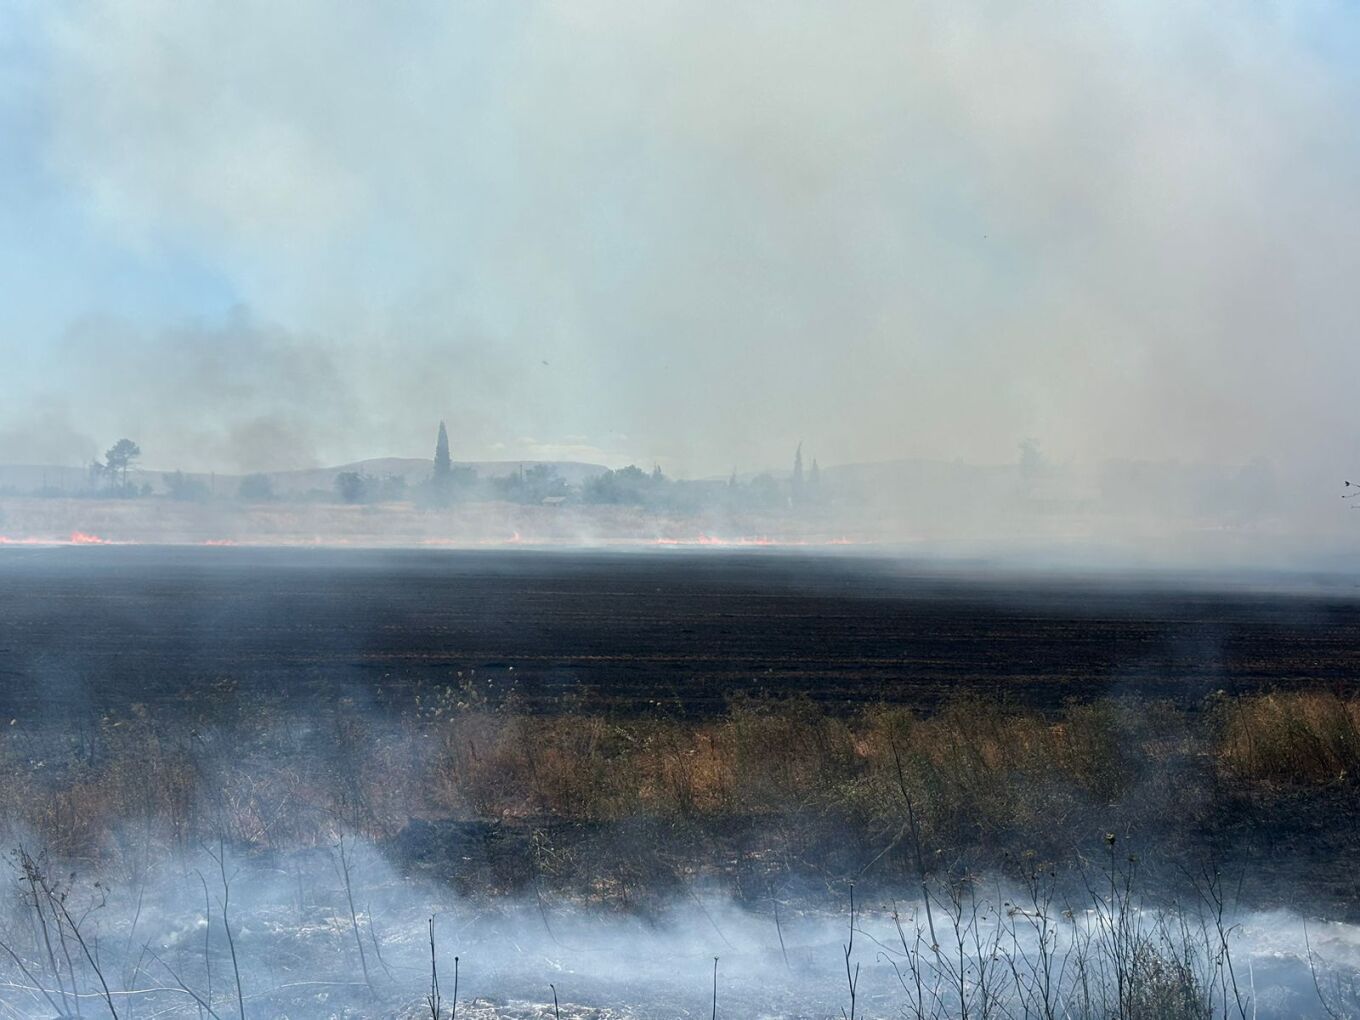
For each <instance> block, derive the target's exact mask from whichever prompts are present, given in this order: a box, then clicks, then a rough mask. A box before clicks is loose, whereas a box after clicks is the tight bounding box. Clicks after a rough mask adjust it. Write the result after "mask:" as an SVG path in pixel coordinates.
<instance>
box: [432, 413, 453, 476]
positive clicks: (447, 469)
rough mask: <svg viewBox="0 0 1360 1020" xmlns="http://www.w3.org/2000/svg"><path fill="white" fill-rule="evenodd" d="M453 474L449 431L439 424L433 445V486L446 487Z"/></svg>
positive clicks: (441, 423)
mask: <svg viewBox="0 0 1360 1020" xmlns="http://www.w3.org/2000/svg"><path fill="white" fill-rule="evenodd" d="M452 474H453V460H452V459H451V458H450V457H449V431H448V429H446V428H445V427H444V423H443V422H442V421H441V422H440V423H439V438H438V439H436V440H435V444H434V481H435V485H447V484H448V482H449V478H450V476H451V475H452Z"/></svg>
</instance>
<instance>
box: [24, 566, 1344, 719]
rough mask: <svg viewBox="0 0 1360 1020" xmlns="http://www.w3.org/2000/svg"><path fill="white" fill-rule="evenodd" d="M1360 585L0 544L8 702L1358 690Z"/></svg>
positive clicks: (606, 705) (693, 706)
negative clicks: (459, 680)
mask: <svg viewBox="0 0 1360 1020" xmlns="http://www.w3.org/2000/svg"><path fill="white" fill-rule="evenodd" d="M1358 664H1360V589H1357V588H1356V586H1354V585H1353V584H1342V583H1340V582H1338V581H1335V580H1333V581H1326V580H1323V581H1318V580H1315V579H1305V578H1299V577H1290V578H1270V577H1257V578H1253V579H1244V578H1242V577H1230V576H1218V577H1210V576H1194V577H1191V576H1184V577H1168V576H1166V575H1161V576H1152V575H1148V576H1143V577H1139V576H1129V575H1124V576H1121V577H1102V576H1096V575H1091V574H1088V575H1070V576H1063V577H1051V576H1050V577H1047V578H1044V579H1038V578H1035V577H1030V576H1024V575H1021V574H1017V573H1006V572H999V571H996V570H989V569H987V568H986V567H985V566H983V565H974V566H954V567H948V568H941V567H939V566H931V565H923V564H919V563H916V564H913V563H909V562H902V561H888V560H881V559H873V558H870V557H867V556H855V555H848V556H830V555H790V554H786V553H769V554H762V553H753V554H744V553H743V554H733V553H730V552H717V553H711V554H696V553H686V552H679V551H669V550H667V551H664V552H660V553H631V552H630V553H552V552H538V551H532V550H524V551H518V550H516V551H509V552H504V551H494V552H491V551H487V552H476V551H473V552H451V551H411V552H391V551H383V552H374V551H330V550H289V551H280V550H262V549H198V548H153V547H123V548H67V549H44V550H26V549H25V550H20V549H6V550H0V712H4V713H6V714H8V715H11V716H21V717H32V716H34V715H36V714H39V713H41V712H42V711H43V710H45V709H56V710H58V711H61V710H65V709H66V708H68V707H70V706H72V705H79V706H81V707H84V706H88V707H91V708H94V709H97V710H119V709H122V708H125V707H126V706H128V705H130V704H133V703H147V704H153V705H164V706H169V705H173V704H175V703H179V702H183V701H184V700H185V699H186V698H192V697H194V695H195V692H197V691H201V690H202V689H203V687H204V686H205V685H208V684H221V683H230V684H232V685H234V686H239V687H240V688H241V689H242V690H244V691H249V690H250V689H254V688H258V689H262V690H267V691H269V692H270V693H271V694H278V693H280V692H282V693H284V694H286V695H288V696H289V697H296V698H300V699H303V700H306V699H307V698H308V697H311V696H315V695H320V696H322V697H325V698H330V697H333V696H335V693H336V691H337V690H341V689H344V690H345V691H347V692H350V693H360V694H362V695H364V696H369V695H371V696H372V697H373V699H374V701H375V703H386V702H389V701H391V700H395V701H398V702H400V701H402V700H404V698H405V697H406V696H408V695H409V693H410V692H411V691H418V690H419V689H421V688H423V687H425V686H427V685H429V684H431V683H436V684H437V683H444V682H447V681H449V680H451V679H453V678H456V677H457V676H458V674H459V673H463V674H465V675H466V674H469V673H472V672H474V671H475V673H476V675H477V676H479V677H480V678H482V680H484V681H485V682H487V683H488V685H489V686H490V687H492V688H495V689H497V690H500V691H502V692H504V691H508V690H510V689H511V688H513V689H514V690H515V692H516V697H517V698H518V700H519V703H520V704H521V705H522V706H523V707H525V708H527V709H529V710H532V711H553V710H555V709H557V708H558V707H559V706H561V705H562V704H564V699H568V696H570V697H569V700H570V702H571V704H572V705H573V706H574V707H580V706H581V705H586V706H589V707H592V708H596V709H609V710H613V711H625V712H630V711H650V710H654V709H656V708H658V707H664V708H666V709H667V710H670V711H676V710H678V711H681V712H683V713H687V714H699V715H704V714H709V713H712V712H714V711H718V710H721V708H722V706H723V705H724V703H725V701H726V699H728V698H729V697H730V696H732V695H733V694H738V693H746V694H755V693H768V694H774V695H779V696H789V695H804V696H808V697H811V698H814V699H816V700H818V701H821V702H823V703H827V704H836V703H841V704H846V705H847V706H849V705H853V704H863V703H870V702H888V703H894V704H900V705H905V706H909V707H914V708H922V709H929V708H931V707H932V706H934V705H936V704H938V703H939V702H941V701H942V700H945V699H949V698H952V697H956V696H958V695H960V694H977V695H984V696H988V697H996V696H1000V697H1002V698H1004V699H1005V700H1006V701H1008V702H1011V703H1013V704H1016V705H1023V706H1029V707H1036V708H1043V709H1051V708H1054V707H1057V706H1059V705H1061V704H1062V703H1063V702H1065V701H1067V700H1069V699H1073V698H1077V699H1089V698H1095V697H1106V696H1123V695H1129V694H1136V695H1138V696H1142V697H1150V698H1172V699H1176V700H1178V701H1181V702H1184V703H1187V704H1189V703H1193V702H1197V701H1199V700H1200V699H1202V698H1203V697H1204V696H1205V695H1206V694H1208V693H1210V692H1212V691H1216V690H1225V691H1228V692H1229V693H1245V692H1250V691H1259V690H1262V689H1310V688H1318V687H1324V688H1327V689H1332V690H1338V689H1347V690H1351V689H1355V687H1356V677H1357V675H1360V673H1358V671H1357V669H1356V667H1357V665H1358Z"/></svg>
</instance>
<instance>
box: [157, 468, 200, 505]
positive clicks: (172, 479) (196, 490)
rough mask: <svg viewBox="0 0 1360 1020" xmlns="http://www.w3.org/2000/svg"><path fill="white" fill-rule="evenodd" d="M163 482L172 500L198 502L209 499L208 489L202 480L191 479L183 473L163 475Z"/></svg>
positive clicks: (176, 472)
mask: <svg viewBox="0 0 1360 1020" xmlns="http://www.w3.org/2000/svg"><path fill="white" fill-rule="evenodd" d="M161 481H163V482H164V483H165V493H166V495H167V496H169V497H170V498H171V499H179V500H185V501H190V502H197V501H199V500H204V499H207V498H208V487H207V486H206V485H205V484H203V481H202V479H199V478H191V477H189V476H188V475H186V474H185V473H184V472H183V471H175V472H173V473H171V474H166V475H161Z"/></svg>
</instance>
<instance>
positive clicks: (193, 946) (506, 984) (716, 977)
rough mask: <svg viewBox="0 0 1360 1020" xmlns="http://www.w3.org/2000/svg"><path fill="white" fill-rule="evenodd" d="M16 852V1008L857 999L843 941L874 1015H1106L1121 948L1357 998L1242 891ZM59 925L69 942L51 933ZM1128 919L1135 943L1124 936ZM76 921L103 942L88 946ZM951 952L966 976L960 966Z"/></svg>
mask: <svg viewBox="0 0 1360 1020" xmlns="http://www.w3.org/2000/svg"><path fill="white" fill-rule="evenodd" d="M133 845H135V840H134V841H133ZM14 865H15V869H14V872H13V874H12V876H11V882H10V888H8V889H7V890H6V891H7V894H8V895H7V897H6V901H5V904H4V909H3V910H0V932H3V935H4V939H3V942H4V945H5V947H6V948H7V949H9V950H10V951H11V952H10V953H7V954H6V956H5V958H3V959H0V974H3V975H5V978H6V980H5V982H4V984H3V985H2V986H0V1003H3V1004H4V1005H5V1006H7V1007H8V1008H9V1010H10V1011H11V1012H12V1013H13V1014H14V1015H45V1014H46V1012H50V1010H45V1008H44V1002H43V1000H44V999H46V1000H47V1001H48V1003H52V1004H55V1000H58V999H60V1000H62V1001H63V1002H66V1003H67V1004H68V1008H69V1004H70V1003H71V1002H75V1001H83V1002H84V1003H85V1004H86V1008H88V1009H89V1010H90V1011H94V1010H95V1009H97V1008H102V1007H103V1005H104V1003H105V1002H106V1001H107V1002H111V1003H112V1004H113V1005H114V1006H115V1007H116V1008H118V1009H123V1008H124V1007H127V1009H126V1011H128V1012H130V1011H132V1010H136V1011H138V1012H140V1011H143V1010H149V1009H155V1011H156V1012H157V1014H158V1015H162V1016H171V1017H178V1016H192V1015H195V1013H196V1011H197V1010H198V1009H199V1007H205V1008H211V1007H214V1006H215V1007H216V1011H220V1012H222V1013H223V1015H227V1014H229V1013H230V1012H234V1011H235V1010H236V1009H237V1005H236V1004H237V1001H238V988H239V990H240V991H239V995H240V1001H241V1002H242V1003H243V1004H244V1006H245V1007H246V1009H247V1011H248V1012H253V1013H257V1014H260V1015H266V1014H268V1015H288V1016H296V1017H312V1016H317V1017H322V1016H336V1015H386V1016H403V1017H417V1016H421V1015H426V1016H428V1015H431V1005H430V1004H429V1002H428V999H426V996H431V997H433V996H434V995H435V994H437V995H438V1001H439V1002H440V1003H441V1005H442V1008H441V1009H440V1014H441V1015H449V1013H450V1012H451V1011H452V1010H453V1009H454V1008H455V1006H454V1004H455V1002H457V1004H458V1005H457V1007H456V1008H457V1009H458V1011H459V1012H461V1013H463V1014H464V1015H472V1016H479V1017H516V1018H529V1017H539V1018H541V1017H551V1016H554V1007H553V1000H554V998H556V999H557V1001H558V1007H559V1009H560V1015H561V1016H566V1017H572V1018H586V1017H589V1018H606V1017H639V1018H641V1017H653V1016H674V1015H683V1016H708V1015H710V1010H715V1011H716V1012H717V1013H719V1014H720V1015H727V1016H741V1015H745V1016H762V1017H770V1018H785V1017H787V1018H793V1017H808V1016H821V1015H834V1014H835V1013H836V1012H837V1011H838V1010H839V1009H840V1008H841V1007H842V1006H848V1003H849V990H848V985H847V974H846V970H845V965H846V960H847V959H849V961H850V963H851V965H852V966H853V967H854V970H853V971H852V972H851V974H852V975H853V980H854V982H855V998H856V1006H857V1010H858V1014H859V1015H861V1016H867V1017H880V1016H897V1015H907V1016H912V1015H954V1014H953V1013H951V1012H949V1011H950V1010H952V1009H958V1008H960V999H959V996H960V995H962V996H963V1000H962V1008H963V1009H966V1010H969V1011H970V1012H971V1010H973V1009H977V1010H979V1011H980V1012H987V1011H992V1010H995V1009H997V1008H998V1007H1001V1006H1003V1004H1005V1005H1009V1006H1012V1007H1015V1008H1017V1009H1018V1008H1023V1007H1025V1006H1026V1005H1028V1006H1029V1008H1030V1009H1034V1008H1035V1007H1036V1006H1037V1007H1042V1005H1044V1004H1047V1005H1051V1006H1052V1008H1055V1009H1057V1010H1059V1011H1064V1010H1065V1009H1073V1008H1075V1009H1081V1008H1083V1005H1084V1007H1085V1009H1086V1011H1087V1012H1086V1013H1083V1014H1082V1015H1114V1010H1115V1008H1116V1006H1115V1002H1116V998H1115V989H1114V986H1113V984H1111V986H1110V987H1105V985H1104V984H1103V982H1105V981H1112V979H1113V977H1114V975H1113V972H1112V971H1107V969H1106V968H1108V967H1109V966H1110V965H1111V963H1112V962H1113V959H1112V958H1111V957H1110V956H1109V955H1108V954H1109V953H1112V952H1116V951H1118V952H1123V953H1126V954H1127V955H1125V956H1123V957H1121V963H1123V964H1125V965H1127V966H1129V967H1130V970H1129V971H1128V972H1127V973H1125V974H1124V975H1123V978H1124V981H1125V982H1126V986H1125V987H1123V990H1122V991H1121V992H1120V994H1119V998H1118V1000H1117V1001H1118V1002H1119V1003H1120V1004H1121V1005H1123V1004H1126V1003H1127V1002H1130V1001H1136V1002H1139V1003H1148V1002H1150V1003H1154V1004H1155V1003H1158V1002H1165V1003H1170V1002H1175V1003H1176V1004H1177V1005H1179V1006H1180V1007H1181V1009H1183V1010H1186V1012H1187V1015H1213V1012H1212V1008H1211V1009H1210V1011H1209V1012H1208V1013H1202V1012H1201V1011H1197V1010H1195V1009H1194V1007H1192V1006H1191V1003H1193V1004H1195V1006H1198V1003H1199V1001H1200V1000H1201V996H1203V998H1204V1000H1207V1001H1208V1002H1209V1003H1210V1005H1211V1007H1217V1008H1218V1009H1224V1008H1226V1009H1227V1010H1228V1012H1229V1014H1230V1015H1242V1014H1237V1013H1236V1010H1237V1009H1238V1007H1239V1005H1240V1006H1242V1007H1243V1009H1244V1010H1245V1015H1251V1016H1260V1017H1262V1018H1266V1020H1269V1018H1273V1017H1287V1016H1309V1015H1323V1011H1322V1008H1321V1001H1322V1000H1321V999H1320V996H1322V997H1325V999H1326V1001H1327V1003H1328V1005H1329V1006H1331V1007H1332V1008H1334V1009H1337V1008H1340V1009H1345V1008H1347V1006H1349V1005H1351V1004H1352V1000H1351V998H1348V996H1352V997H1353V995H1354V987H1353V982H1354V980H1355V973H1356V967H1357V963H1360V937H1357V934H1356V931H1355V929H1354V928H1353V927H1351V926H1347V925H1340V924H1333V925H1320V926H1319V925H1314V926H1312V928H1311V932H1310V931H1309V926H1308V925H1307V924H1306V922H1304V921H1303V920H1302V919H1301V918H1300V917H1299V916H1297V915H1295V914H1292V913H1288V912H1283V911H1275V912H1266V913H1245V912H1244V913H1240V914H1233V915H1231V916H1228V917H1226V918H1224V921H1223V924H1224V927H1219V926H1218V925H1216V924H1214V923H1212V922H1211V923H1210V924H1209V925H1208V926H1207V927H1205V926H1204V918H1203V916H1202V915H1201V916H1199V917H1195V916H1194V915H1193V913H1187V914H1180V913H1174V912H1173V913H1164V912H1160V911H1157V910H1155V909H1153V908H1149V907H1144V906H1142V905H1141V904H1137V903H1133V902H1129V903H1127V907H1128V910H1127V912H1126V913H1113V912H1111V913H1103V912H1101V910H1100V908H1099V900H1097V901H1096V903H1097V906H1096V908H1094V909H1093V910H1092V911H1091V912H1090V913H1088V912H1086V911H1084V910H1081V909H1078V910H1077V911H1076V913H1075V914H1073V913H1071V912H1069V913H1068V914H1066V915H1063V914H1062V913H1061V910H1062V909H1063V908H1062V907H1060V906H1059V904H1058V903H1057V902H1054V903H1053V904H1045V903H1041V904H1038V905H1037V906H1036V905H1035V904H1034V902H1033V901H1032V900H1030V899H1029V898H1027V897H1026V895H1025V894H1024V893H1023V892H1020V894H1019V895H1018V896H1017V895H1016V892H1017V890H1008V889H1004V888H1002V887H1001V886H999V885H998V886H996V887H994V888H987V889H984V890H982V891H981V892H978V893H976V894H966V895H965V899H964V900H963V901H961V902H960V903H959V904H958V906H953V905H951V903H950V902H949V901H948V900H947V899H945V898H943V897H942V898H941V899H940V900H939V901H937V902H936V905H935V908H934V914H933V920H931V921H929V922H927V920H926V916H925V911H924V907H923V901H921V900H920V899H919V891H918V894H917V896H916V898H913V896H912V894H911V893H910V892H907V891H904V890H893V889H886V888H885V889H877V890H874V891H873V892H871V893H869V894H868V895H865V894H863V893H861V895H860V896H859V897H858V899H857V901H856V907H855V912H854V913H853V915H852V914H851V913H850V911H849V909H848V904H844V905H842V909H840V910H837V909H836V908H835V907H834V906H833V905H831V904H827V903H824V904H822V905H820V906H818V907H813V908H809V907H808V906H807V905H805V904H804V905H802V906H800V905H798V904H797V902H796V901H794V902H790V900H789V899H788V898H787V896H786V897H785V900H784V908H783V914H782V917H780V918H779V920H778V921H777V920H776V916H777V915H776V911H777V910H778V907H777V904H776V901H775V900H774V899H771V900H770V902H769V904H763V905H761V906H759V907H754V908H753V906H752V905H746V906H742V905H739V904H736V903H734V902H732V901H731V900H728V899H725V898H722V897H720V896H712V895H703V896H701V895H699V894H692V895H690V896H689V897H687V898H686V897H682V898H679V899H677V900H675V901H674V902H672V903H671V904H669V905H668V906H666V907H665V908H663V909H662V910H660V911H659V912H657V913H654V914H652V915H650V916H648V915H635V916H628V915H614V916H608V915H600V914H597V913H592V912H590V911H587V910H583V909H581V908H579V907H576V906H573V905H571V904H568V903H563V902H559V901H556V900H552V899H544V898H542V897H540V898H538V899H536V900H530V901H527V902H525V901H509V902H494V901H477V900H472V899H459V898H457V897H454V896H451V895H450V893H449V892H448V890H447V889H443V888H440V887H438V886H435V885H431V884H429V883H426V882H424V881H421V880H412V879H410V878H409V877H405V876H403V875H402V874H400V873H399V872H398V871H396V870H394V869H393V868H392V866H391V865H390V864H389V863H388V861H387V860H386V859H385V858H384V856H383V854H382V852H381V851H380V849H379V848H377V847H374V846H373V845H371V844H368V843H366V842H364V841H362V840H359V839H355V838H354V837H351V836H347V835H338V836H337V838H336V840H335V842H334V843H333V844H332V845H330V846H328V847H321V848H316V849H311V850H298V851H294V852H290V853H287V854H281V855H278V856H275V857H271V858H268V859H262V858H258V857H256V858H251V857H242V856H239V855H236V854H233V853H231V852H230V851H229V850H226V849H223V848H221V847H212V848H203V849H200V850H196V851H193V852H192V853H188V854H185V855H182V856H178V857H175V856H168V857H166V856H159V855H156V854H150V855H146V854H143V855H141V856H136V855H134V859H133V860H132V861H131V862H130V865H129V867H128V868H127V870H126V871H124V872H123V873H121V874H119V875H117V876H116V877H113V878H112V879H110V877H109V876H103V878H102V879H96V878H93V877H90V876H84V877H82V876H79V875H69V876H68V875H58V876H54V875H53V874H52V873H51V867H50V862H48V861H46V860H45V859H43V858H38V859H25V858H23V857H20V856H19V855H18V854H17V853H16V855H15V856H14ZM30 876H32V880H31V882H30ZM49 888H50V889H51V890H52V892H53V893H54V896H53V897H52V898H51V900H49V898H48V897H47V895H46V892H47V890H48V889H49ZM34 892H37V893H38V899H39V907H38V908H36V909H35V908H34V906H33V894H34ZM974 895H976V897H977V898H976V899H974V898H973V896H974ZM1121 903H1122V901H1121ZM63 906H64V907H65V911H66V912H65V913H62V908H63ZM1049 911H1051V912H1049ZM44 915H46V916H44ZM1181 925H1184V927H1180V926H1181ZM44 926H46V928H47V935H48V937H49V938H50V939H51V940H52V942H53V943H56V944H57V945H58V946H60V947H61V949H58V950H54V951H53V952H51V953H48V952H47V951H46V950H47V948H48V944H47V943H46V942H45V941H43V940H42V938H41V933H42V931H43V929H44ZM931 929H933V930H934V932H935V933H936V934H937V935H939V936H941V937H942V938H943V939H944V940H945V942H943V943H942V945H941V951H940V952H935V951H933V950H931V949H930V948H929V946H928V943H923V942H922V941H921V940H920V939H919V938H918V935H919V936H921V937H924V935H925V934H926V932H927V930H931ZM77 934H78V935H79V940H78V939H77V937H76V936H77ZM59 935H60V937H61V941H60V942H58V936H59ZM960 937H961V938H962V939H963V940H964V941H962V942H957V943H956V944H950V943H949V941H948V940H950V939H956V940H957V939H958V938H960ZM1221 937H1222V938H1226V939H1227V940H1228V941H1229V942H1230V946H1229V949H1230V952H1231V953H1232V954H1233V959H1234V966H1235V969H1236V971H1237V973H1236V974H1234V975H1232V977H1231V979H1230V978H1229V975H1228V973H1227V970H1228V966H1227V960H1226V959H1224V958H1220V957H1218V955H1217V954H1218V953H1219V952H1220V950H1221V942H1217V941H1216V940H1219V939H1220V938H1221ZM1123 939H1127V940H1129V944H1128V947H1127V948H1126V949H1121V950H1116V948H1115V947H1116V946H1119V945H1121V942H1120V940H1123ZM1197 939H1203V940H1202V941H1200V942H1198V943H1197V942H1196V940H1197ZM82 940H83V942H84V943H85V944H86V945H87V946H93V947H96V948H97V949H98V950H99V951H98V953H97V954H96V953H95V952H93V951H91V953H90V955H89V957H86V958H82V955H81V953H80V950H79V949H78V948H77V947H78V945H79V944H80V941H82ZM432 941H433V945H431V942H432ZM1135 946H1137V947H1140V948H1139V953H1138V954H1136V953H1135V952H1134V947H1135ZM1176 949H1179V950H1180V951H1181V952H1182V953H1183V955H1182V956H1180V957H1176V956H1172V955H1167V956H1164V957H1156V966H1155V968H1153V969H1149V963H1150V958H1149V954H1152V953H1166V954H1169V953H1171V952H1173V951H1175V950H1176ZM62 950H67V951H69V954H70V955H59V953H61V951H62ZM432 952H433V955H434V965H435V968H434V969H435V973H434V975H433V976H434V979H435V981H437V992H436V991H435V988H436V985H435V983H434V981H432V971H431V953H432ZM951 954H954V956H953V959H952V960H951V958H950V957H951ZM455 958H457V961H456V963H455ZM1216 961H1217V964H1216ZM16 962H19V963H22V964H23V968H22V969H20V968H19V967H16V966H15V963H16ZM455 967H456V968H457V970H456V974H457V983H456V984H455ZM1314 971H1315V972H1316V974H1315V973H1314ZM956 972H957V973H958V974H961V975H963V981H962V984H960V982H959V981H958V980H951V979H952V978H954V976H955V973H956ZM918 975H919V976H920V978H921V981H920V983H919V984H918V983H917V981H916V978H917V976H918ZM1041 977H1044V978H1046V979H1047V982H1048V984H1047V985H1044V984H1042V983H1041V981H1040V978H1041ZM1239 982H1240V983H1239ZM1016 989H1024V991H1023V992H1021V993H1019V995H1018V997H1017V993H1016ZM106 990H107V997H106ZM1180 994H1185V995H1187V996H1188V1000H1187V999H1186V998H1180V997H1178V996H1179V995H1180ZM918 1003H919V1005H917V1004H918ZM913 1010H920V1012H919V1013H917V1012H913ZM214 1015H215V1014H214ZM1159 1015H1160V1014H1159ZM1333 1015H1335V1014H1333Z"/></svg>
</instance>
